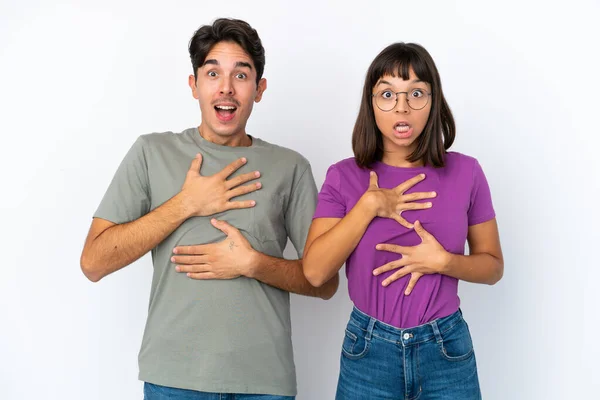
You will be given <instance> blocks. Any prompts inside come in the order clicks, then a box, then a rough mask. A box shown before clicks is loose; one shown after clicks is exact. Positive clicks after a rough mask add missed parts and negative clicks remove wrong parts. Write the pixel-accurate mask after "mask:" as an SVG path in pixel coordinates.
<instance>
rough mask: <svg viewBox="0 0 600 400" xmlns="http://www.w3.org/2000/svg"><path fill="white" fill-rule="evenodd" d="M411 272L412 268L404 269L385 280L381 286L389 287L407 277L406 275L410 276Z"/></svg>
mask: <svg viewBox="0 0 600 400" xmlns="http://www.w3.org/2000/svg"><path fill="white" fill-rule="evenodd" d="M411 272H412V271H411V267H404V268H402V269H400V270H398V271H396V272H394V273H393V274H392V275H390V276H389V277H387V278H385V280H384V281H383V282H381V284H382V285H383V286H388V285H389V284H390V283H392V282H394V281H397V280H398V279H401V278H403V277H405V276H406V275H408V274H410V273H411Z"/></svg>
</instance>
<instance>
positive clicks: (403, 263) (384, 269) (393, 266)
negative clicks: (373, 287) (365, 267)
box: [373, 258, 408, 276]
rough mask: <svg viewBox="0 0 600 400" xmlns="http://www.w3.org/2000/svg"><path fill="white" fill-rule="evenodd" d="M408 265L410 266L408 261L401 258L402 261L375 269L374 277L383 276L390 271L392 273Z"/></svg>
mask: <svg viewBox="0 0 600 400" xmlns="http://www.w3.org/2000/svg"><path fill="white" fill-rule="evenodd" d="M406 265H408V261H407V260H406V259H404V258H401V259H400V260H396V261H392V262H389V263H387V264H385V265H382V266H381V267H379V268H375V269H374V270H373V275H375V276H377V275H381V274H383V273H384V272H388V271H391V270H393V269H397V268H402V267H404V266H406Z"/></svg>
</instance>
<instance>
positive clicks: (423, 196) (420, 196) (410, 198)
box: [400, 192, 437, 203]
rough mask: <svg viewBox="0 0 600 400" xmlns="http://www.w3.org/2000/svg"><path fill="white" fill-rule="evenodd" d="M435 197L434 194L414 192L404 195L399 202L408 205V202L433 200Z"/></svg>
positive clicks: (435, 194)
mask: <svg viewBox="0 0 600 400" xmlns="http://www.w3.org/2000/svg"><path fill="white" fill-rule="evenodd" d="M436 196H437V193H436V192H415V193H410V194H405V195H403V196H400V200H401V201H403V202H404V203H408V202H409V201H415V200H423V199H433V198H434V197H436Z"/></svg>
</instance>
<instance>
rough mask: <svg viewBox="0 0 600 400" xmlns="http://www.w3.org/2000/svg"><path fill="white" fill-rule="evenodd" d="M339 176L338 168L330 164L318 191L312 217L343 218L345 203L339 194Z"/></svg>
mask: <svg viewBox="0 0 600 400" xmlns="http://www.w3.org/2000/svg"><path fill="white" fill-rule="evenodd" d="M341 184H342V182H341V177H340V172H339V170H338V168H337V167H336V166H335V165H332V166H330V167H329V169H328V170H327V174H326V175H325V181H324V182H323V186H321V191H320V192H319V196H318V201H317V209H316V211H315V214H314V215H313V219H314V218H343V217H344V216H345V215H346V203H345V202H344V198H343V197H342V195H341V194H340V190H341V189H340V188H341Z"/></svg>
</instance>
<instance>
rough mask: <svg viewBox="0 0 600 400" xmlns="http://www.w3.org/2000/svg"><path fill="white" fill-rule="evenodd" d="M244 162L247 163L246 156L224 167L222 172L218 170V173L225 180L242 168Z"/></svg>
mask: <svg viewBox="0 0 600 400" xmlns="http://www.w3.org/2000/svg"><path fill="white" fill-rule="evenodd" d="M244 164H246V158H245V157H242V158H238V159H237V160H235V161H234V162H232V163H231V164H229V165H228V166H226V167H225V168H223V169H222V170H221V172H218V173H217V175H219V176H220V177H221V178H222V179H223V180H225V179H227V177H228V176H229V175H231V174H233V173H234V172H235V171H237V170H238V169H240V168H241V167H242V166H243V165H244Z"/></svg>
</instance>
